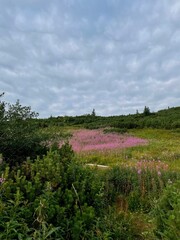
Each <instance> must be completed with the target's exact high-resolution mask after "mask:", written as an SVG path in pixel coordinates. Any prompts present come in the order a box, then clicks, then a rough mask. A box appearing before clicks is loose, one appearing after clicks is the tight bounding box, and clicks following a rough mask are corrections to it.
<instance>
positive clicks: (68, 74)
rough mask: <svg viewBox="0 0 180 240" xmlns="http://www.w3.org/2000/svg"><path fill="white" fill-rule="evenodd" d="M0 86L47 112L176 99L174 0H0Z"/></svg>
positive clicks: (179, 78) (179, 99)
mask: <svg viewBox="0 0 180 240" xmlns="http://www.w3.org/2000/svg"><path fill="white" fill-rule="evenodd" d="M0 92H5V96H4V100H5V101H7V102H11V103H15V101H16V100H17V99H20V102H21V104H22V105H26V106H31V107H32V110H35V111H37V112H39V114H40V117H49V116H50V115H53V116H58V115H81V114H86V113H91V112H92V109H93V108H95V110H96V113H97V115H120V114H128V113H135V112H136V110H137V109H138V110H139V112H142V111H143V109H144V106H145V105H146V106H148V107H150V110H151V111H156V110H159V109H162V108H167V107H168V106H170V107H175V106H179V105H180V1H179V0H149V1H147V0H51V1H48V0H0Z"/></svg>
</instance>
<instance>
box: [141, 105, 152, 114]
mask: <svg viewBox="0 0 180 240" xmlns="http://www.w3.org/2000/svg"><path fill="white" fill-rule="evenodd" d="M143 114H144V115H145V116H149V115H150V114H151V112H150V109H149V107H146V106H145V107H144V111H143Z"/></svg>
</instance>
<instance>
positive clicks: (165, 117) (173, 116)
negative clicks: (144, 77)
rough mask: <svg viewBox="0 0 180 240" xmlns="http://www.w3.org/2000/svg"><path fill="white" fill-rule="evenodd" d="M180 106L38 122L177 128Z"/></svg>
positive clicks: (179, 126)
mask: <svg viewBox="0 0 180 240" xmlns="http://www.w3.org/2000/svg"><path fill="white" fill-rule="evenodd" d="M179 118H180V107H174V108H168V109H164V110H160V111H158V112H156V113H151V112H150V109H149V107H146V106H145V108H144V111H143V113H138V114H137V113H136V114H129V115H127V116H125V115H120V116H109V117H102V116H97V115H96V114H95V112H92V114H86V115H82V116H75V117H73V116H64V117H51V118H48V119H39V120H37V121H36V124H37V125H38V126H39V127H42V128H46V127H48V126H60V127H62V126H81V127H85V128H87V129H97V128H105V127H112V128H119V129H135V128H138V129H139V128H158V129H177V128H180V122H179Z"/></svg>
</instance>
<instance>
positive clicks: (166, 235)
mask: <svg viewBox="0 0 180 240" xmlns="http://www.w3.org/2000/svg"><path fill="white" fill-rule="evenodd" d="M153 213H154V216H155V220H156V226H157V228H156V230H155V233H156V235H157V236H158V238H160V239H165V240H171V239H172V240H178V239H180V230H179V226H180V181H178V182H176V183H175V184H172V183H169V185H168V186H167V188H166V189H165V190H164V193H163V195H162V196H161V197H160V199H159V200H158V201H157V202H156V204H155V209H154V211H153Z"/></svg>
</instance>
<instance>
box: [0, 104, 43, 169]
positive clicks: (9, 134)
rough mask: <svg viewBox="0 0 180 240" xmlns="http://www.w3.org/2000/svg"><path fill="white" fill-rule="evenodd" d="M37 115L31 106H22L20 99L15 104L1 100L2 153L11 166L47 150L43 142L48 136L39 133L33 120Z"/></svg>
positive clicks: (0, 147) (0, 136) (0, 135)
mask: <svg viewBox="0 0 180 240" xmlns="http://www.w3.org/2000/svg"><path fill="white" fill-rule="evenodd" d="M37 115H38V114H37V113H35V112H32V111H31V108H30V107H23V106H21V104H20V103H19V101H17V102H16V104H14V105H13V104H7V103H5V102H1V101H0V125H1V128H0V153H1V154H2V155H3V159H4V160H5V162H8V163H9V164H10V165H11V166H14V165H16V164H19V163H22V161H25V160H26V158H27V157H31V158H36V156H37V155H41V156H42V155H43V154H45V153H46V152H47V147H46V146H45V145H43V144H42V142H43V141H45V139H46V138H45V136H42V135H41V136H40V135H39V134H37V127H36V125H34V123H33V121H32V119H33V118H35V117H37Z"/></svg>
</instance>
